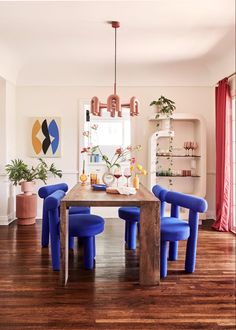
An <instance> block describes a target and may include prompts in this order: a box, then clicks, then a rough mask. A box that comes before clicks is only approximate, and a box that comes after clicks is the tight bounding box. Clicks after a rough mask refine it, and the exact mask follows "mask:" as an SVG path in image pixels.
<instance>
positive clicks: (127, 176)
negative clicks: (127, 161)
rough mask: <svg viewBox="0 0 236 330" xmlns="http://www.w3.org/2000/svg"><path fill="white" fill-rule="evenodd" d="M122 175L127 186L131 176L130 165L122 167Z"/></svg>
mask: <svg viewBox="0 0 236 330" xmlns="http://www.w3.org/2000/svg"><path fill="white" fill-rule="evenodd" d="M124 177H125V178H126V179H127V187H129V178H130V177H131V170H130V167H126V168H125V169H124Z"/></svg>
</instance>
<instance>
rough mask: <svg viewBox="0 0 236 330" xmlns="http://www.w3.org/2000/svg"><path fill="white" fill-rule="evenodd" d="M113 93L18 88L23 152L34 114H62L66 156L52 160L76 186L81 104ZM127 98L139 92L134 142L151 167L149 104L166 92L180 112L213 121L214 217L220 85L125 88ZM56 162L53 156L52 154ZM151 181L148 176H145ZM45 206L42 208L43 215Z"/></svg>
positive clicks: (22, 153) (210, 188)
mask: <svg viewBox="0 0 236 330" xmlns="http://www.w3.org/2000/svg"><path fill="white" fill-rule="evenodd" d="M111 92H112V88H111V87H40V86H36V87H31V86H30V87H17V96H16V104H17V117H16V118H17V127H18V128H19V129H18V130H17V132H18V133H17V141H16V143H17V149H16V150H17V154H16V156H17V157H23V158H24V159H25V160H27V161H28V162H34V161H35V160H34V159H32V158H29V157H28V156H29V153H28V143H29V140H27V137H28V138H29V136H30V131H29V126H28V118H29V117H31V116H60V117H61V118H62V157H61V158H60V159H51V161H53V162H55V164H56V165H57V166H58V167H59V168H61V169H62V170H63V172H64V180H65V181H67V182H68V183H69V184H70V185H73V184H74V183H75V182H76V180H77V171H78V157H79V150H78V139H79V138H80V137H79V136H78V125H79V121H80V111H82V108H81V106H80V105H81V103H82V102H83V101H84V100H89V99H90V98H91V97H92V96H94V95H97V96H98V97H99V98H100V99H101V100H102V101H105V100H106V98H107V96H108V95H109V94H110V93H111ZM118 93H119V95H120V96H121V98H122V101H127V100H129V98H130V97H131V96H133V95H136V96H137V97H138V98H139V100H140V109H141V113H140V115H139V116H138V117H137V118H133V119H132V128H133V130H134V134H133V141H132V143H133V144H141V145H142V146H143V150H142V151H141V152H140V153H139V154H138V160H139V161H140V162H141V163H142V164H143V165H144V166H145V167H147V166H148V164H147V148H148V138H149V136H150V135H151V134H152V132H154V131H155V129H156V128H155V123H153V122H150V121H148V118H149V117H150V116H151V115H152V110H151V109H150V107H149V104H150V102H151V101H152V100H155V99H157V98H158V97H159V96H160V95H161V94H163V95H165V96H167V97H169V98H170V99H172V100H174V101H175V102H176V106H177V110H176V111H177V112H186V113H189V112H190V113H198V114H200V115H202V116H203V117H204V118H205V119H206V125H207V196H206V198H207V200H208V202H209V216H213V215H214V199H215V197H214V195H215V183H214V182H215V137H214V129H215V121H214V89H213V88H212V87H123V88H122V87H119V89H118ZM49 161H50V159H49ZM143 182H144V183H146V178H143ZM40 212H41V211H39V214H40Z"/></svg>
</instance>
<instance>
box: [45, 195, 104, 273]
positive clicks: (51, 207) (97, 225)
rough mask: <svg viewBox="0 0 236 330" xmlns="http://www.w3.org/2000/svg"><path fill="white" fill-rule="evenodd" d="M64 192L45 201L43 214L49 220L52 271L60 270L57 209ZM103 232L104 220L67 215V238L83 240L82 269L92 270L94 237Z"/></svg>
mask: <svg viewBox="0 0 236 330" xmlns="http://www.w3.org/2000/svg"><path fill="white" fill-rule="evenodd" d="M64 196H65V192H64V191H62V190H57V191H55V192H54V193H52V194H51V195H49V196H48V197H46V199H45V212H47V216H48V220H49V233H50V245H51V255H52V267H53V270H60V216H59V213H60V212H59V208H60V202H61V199H62V198H63V197H64ZM103 230H104V219H103V218H101V217H99V216H97V215H92V214H71V215H69V238H70V237H79V238H82V239H83V247H84V267H85V268H86V269H92V268H93V267H94V258H95V236H96V235H97V234H100V233H101V232H103Z"/></svg>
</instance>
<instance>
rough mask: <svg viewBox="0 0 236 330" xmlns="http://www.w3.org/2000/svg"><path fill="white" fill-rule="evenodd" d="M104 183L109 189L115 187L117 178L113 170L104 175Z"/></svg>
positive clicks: (108, 170)
mask: <svg viewBox="0 0 236 330" xmlns="http://www.w3.org/2000/svg"><path fill="white" fill-rule="evenodd" d="M102 181H103V183H104V184H105V185H106V186H107V187H111V186H112V185H113V183H114V181H115V177H114V175H113V173H112V171H111V169H107V171H106V172H105V173H104V174H103V176H102Z"/></svg>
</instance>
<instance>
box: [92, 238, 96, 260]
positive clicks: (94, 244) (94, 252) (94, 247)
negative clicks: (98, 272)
mask: <svg viewBox="0 0 236 330" xmlns="http://www.w3.org/2000/svg"><path fill="white" fill-rule="evenodd" d="M95 257H96V240H95V236H93V259H94V258H95Z"/></svg>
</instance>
